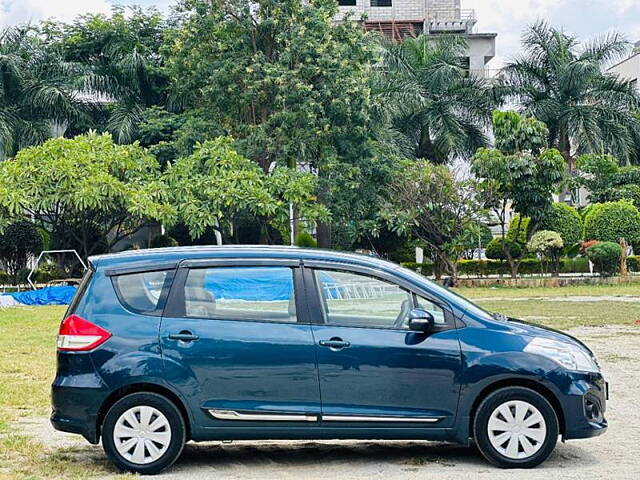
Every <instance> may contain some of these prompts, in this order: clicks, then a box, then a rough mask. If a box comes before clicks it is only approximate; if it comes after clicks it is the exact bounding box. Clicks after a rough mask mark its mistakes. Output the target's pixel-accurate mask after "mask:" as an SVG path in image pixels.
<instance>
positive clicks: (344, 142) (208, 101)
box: [166, 0, 376, 247]
mask: <svg viewBox="0 0 640 480" xmlns="http://www.w3.org/2000/svg"><path fill="white" fill-rule="evenodd" d="M178 8H179V12H180V15H181V18H182V19H183V21H182V23H181V25H180V27H179V28H178V29H176V30H175V31H174V32H173V33H172V34H171V36H170V37H169V39H168V45H167V47H166V54H167V56H168V60H167V66H168V72H169V75H170V79H171V93H172V97H173V98H174V99H176V102H175V103H177V104H179V105H181V106H182V107H183V108H184V109H187V110H190V109H195V108H198V109H201V111H202V112H203V115H204V117H205V118H206V119H207V120H211V121H214V122H216V123H217V124H219V125H222V126H223V127H224V128H225V129H226V132H225V134H227V135H231V136H233V138H234V139H235V140H236V142H235V144H236V148H237V149H238V152H239V153H240V154H241V155H243V156H244V157H246V158H248V159H250V160H252V161H254V162H256V163H257V164H258V165H259V166H260V167H261V169H262V170H263V172H265V173H266V172H269V171H270V169H271V168H272V166H273V165H274V164H275V165H278V166H288V167H289V168H292V169H294V168H296V167H298V166H299V165H304V166H307V167H310V168H312V169H313V170H314V171H316V172H317V174H318V176H319V181H318V186H317V188H318V192H317V193H318V201H319V203H321V204H322V205H325V206H326V207H328V208H329V209H330V210H331V211H332V214H334V218H336V215H343V214H345V213H346V212H344V210H341V209H340V208H338V207H334V206H333V201H334V185H336V183H337V184H340V183H349V184H357V183H364V182H365V181H366V180H367V178H366V174H367V172H366V170H367V167H368V166H369V165H370V164H371V163H372V157H373V146H372V144H371V142H370V141H369V140H370V139H371V130H372V129H373V126H374V125H375V119H373V118H372V117H371V104H372V96H371V89H370V77H371V75H372V71H373V64H374V63H375V60H376V54H375V48H374V45H373V42H372V41H370V36H369V35H368V34H366V33H365V32H364V30H363V29H362V28H361V27H360V26H359V25H357V24H356V23H355V22H342V23H340V24H336V23H335V22H334V21H333V18H334V16H335V15H336V14H337V12H338V10H337V3H336V2H335V1H334V0H312V1H310V2H301V1H299V0H258V1H253V0H251V1H250V0H237V1H233V2H230V1H216V2H212V1H209V0H182V1H181V2H180V3H179V7H178ZM372 184H373V183H372ZM340 193H341V195H343V196H344V195H346V194H350V199H351V200H350V201H349V202H344V203H346V204H347V206H350V205H351V204H354V205H359V202H358V201H357V200H358V191H357V189H354V188H348V189H342V190H341V192H340ZM351 212H352V213H353V215H352V216H351V217H352V218H355V217H356V215H359V214H360V212H358V211H357V210H355V211H353V210H352V211H351ZM347 215H348V214H347ZM318 240H319V244H320V246H324V247H326V246H329V244H330V231H329V229H328V228H327V226H326V225H324V223H321V224H320V225H319V226H318Z"/></svg>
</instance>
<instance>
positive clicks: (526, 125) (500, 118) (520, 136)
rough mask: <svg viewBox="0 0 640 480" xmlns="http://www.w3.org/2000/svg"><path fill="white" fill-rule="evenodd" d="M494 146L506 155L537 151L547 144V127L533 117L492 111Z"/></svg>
mask: <svg viewBox="0 0 640 480" xmlns="http://www.w3.org/2000/svg"><path fill="white" fill-rule="evenodd" d="M493 131H494V134H495V137H496V148H497V149H498V150H500V151H501V152H503V153H504V154H506V155H514V154H516V153H518V152H532V153H538V152H540V151H541V150H542V149H543V148H545V147H546V146H547V141H548V140H547V139H548V137H549V129H548V128H547V126H546V125H545V124H544V123H542V122H540V121H538V120H536V119H534V118H528V117H523V116H521V115H519V114H518V113H516V112H508V111H507V112H501V111H499V110H496V111H495V112H493Z"/></svg>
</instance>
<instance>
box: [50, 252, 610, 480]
mask: <svg viewBox="0 0 640 480" xmlns="http://www.w3.org/2000/svg"><path fill="white" fill-rule="evenodd" d="M607 396H608V385H607V384H606V382H605V381H604V379H603V377H602V375H601V373H600V369H599V367H598V364H597V362H596V359H595V357H594V355H593V354H592V352H591V351H590V350H589V349H588V348H587V347H586V346H585V345H583V344H582V343H580V342H579V341H578V340H576V339H574V338H572V337H570V336H567V335H565V334H562V333H560V332H556V331H552V330H549V329H544V328H541V327H536V326H532V325H528V324H526V323H523V322H520V321H517V320H513V319H507V318H504V317H502V316H500V315H494V314H490V313H488V312H486V311H484V310H482V309H481V308H479V307H477V306H475V305H474V304H473V303H471V302H469V301H467V300H465V299H463V298H462V297H460V296H458V295H456V294H455V293H453V292H451V291H449V290H447V289H445V288H442V287H440V286H438V285H436V284H434V283H432V282H431V281H429V280H427V279H426V278H424V277H422V276H421V275H418V274H417V273H415V272H413V271H410V270H407V269H404V268H402V267H400V266H398V265H395V264H393V263H389V262H386V261H382V260H379V259H376V258H372V257H366V256H361V255H354V254H345V253H338V252H331V251H323V250H315V249H314V250H307V249H298V248H293V247H249V246H247V247H197V248H195V247H194V248H191V247H190V248H173V249H159V250H147V251H137V252H128V253H123V254H116V255H105V256H100V257H94V258H91V259H90V268H89V269H88V270H87V272H86V274H85V276H84V279H83V281H82V284H81V285H80V287H79V289H78V293H77V294H76V297H75V298H74V300H73V302H72V304H71V305H70V306H69V309H68V311H67V314H66V315H65V319H64V320H63V321H62V323H61V326H60V332H59V336H58V353H57V373H56V377H55V380H54V382H53V386H52V405H53V411H52V415H51V422H52V424H53V426H54V427H55V428H56V429H58V430H62V431H65V432H72V433H77V434H81V435H83V436H84V437H85V438H86V439H87V440H88V441H89V442H90V443H92V444H97V443H99V442H100V440H102V444H103V448H104V450H105V452H106V454H107V456H108V457H109V458H110V459H111V461H113V463H115V464H116V465H117V466H118V467H119V468H121V469H122V470H126V471H131V472H137V473H141V474H154V473H158V472H160V471H161V470H163V469H165V468H167V467H169V466H170V465H172V464H173V463H174V462H175V461H176V460H177V459H178V457H179V456H180V454H181V452H182V449H183V447H184V444H185V442H187V441H194V442H199V441H212V440H262V439H410V440H441V441H450V442H457V443H460V444H462V445H469V444H470V442H471V441H473V442H475V444H476V445H477V447H478V449H479V450H480V452H481V453H482V454H483V455H484V457H485V458H486V459H487V460H488V461H490V462H491V463H493V464H494V465H497V466H499V467H504V468H531V467H535V466H537V465H539V464H540V463H541V462H543V461H544V460H545V459H546V458H547V457H548V456H549V455H550V454H551V452H552V451H553V449H554V447H555V445H556V442H557V440H558V438H559V437H562V439H563V440H571V439H579V438H587V437H593V436H596V435H600V434H602V433H604V432H605V431H606V429H607V421H606V420H605V417H604V413H605V409H606V399H607Z"/></svg>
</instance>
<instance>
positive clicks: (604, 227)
mask: <svg viewBox="0 0 640 480" xmlns="http://www.w3.org/2000/svg"><path fill="white" fill-rule="evenodd" d="M621 238H624V239H626V240H627V242H629V243H630V244H631V245H633V246H634V247H637V246H639V245H640V211H638V209H637V208H636V207H635V206H634V205H632V204H631V203H628V202H625V201H620V202H609V203H601V204H596V205H595V206H593V207H592V208H591V209H590V210H589V213H587V215H586V217H585V220H584V239H585V240H600V241H603V242H613V243H618V242H619V241H620V239H621Z"/></svg>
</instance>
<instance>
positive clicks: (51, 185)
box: [0, 133, 174, 258]
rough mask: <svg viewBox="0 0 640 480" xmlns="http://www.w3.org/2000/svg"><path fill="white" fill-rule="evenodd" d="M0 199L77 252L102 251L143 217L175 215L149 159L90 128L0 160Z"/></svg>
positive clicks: (136, 148)
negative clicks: (77, 250)
mask: <svg viewBox="0 0 640 480" xmlns="http://www.w3.org/2000/svg"><path fill="white" fill-rule="evenodd" d="M0 205H1V206H2V207H4V208H5V209H6V211H7V213H8V214H9V215H11V216H12V217H16V218H20V217H22V216H24V215H27V216H29V217H30V218H33V219H34V220H35V221H36V222H37V223H38V224H40V225H42V226H43V227H46V229H47V230H49V231H50V232H51V237H52V241H53V239H55V241H56V244H57V246H59V247H67V248H68V247H69V245H74V246H77V248H78V249H79V253H80V255H82V256H83V257H84V258H87V257H88V256H90V255H92V254H94V253H96V252H98V251H100V252H101V251H108V250H109V249H111V247H113V246H114V245H115V244H116V243H118V242H119V241H120V240H122V239H123V238H125V237H127V236H128V235H131V234H133V233H135V232H136V231H138V230H139V229H140V227H141V226H142V225H143V223H144V221H145V220H156V221H171V220H172V218H173V216H174V210H173V208H172V207H171V206H170V205H169V203H168V202H167V191H166V188H165V185H164V184H163V183H162V182H161V180H160V171H159V166H158V162H157V161H156V159H155V158H154V157H153V156H152V155H150V154H149V153H148V152H146V151H145V150H144V149H142V148H141V147H140V146H138V145H136V144H134V145H116V144H114V142H113V139H112V138H111V135H109V134H104V135H97V134H95V133H89V134H87V135H81V136H78V137H76V138H74V139H64V138H55V139H51V140H48V141H46V142H45V143H44V144H42V145H40V146H37V147H30V148H26V149H24V150H21V151H20V152H19V153H18V155H17V156H16V158H15V160H13V161H7V162H2V163H0ZM54 246H56V245H54Z"/></svg>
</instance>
